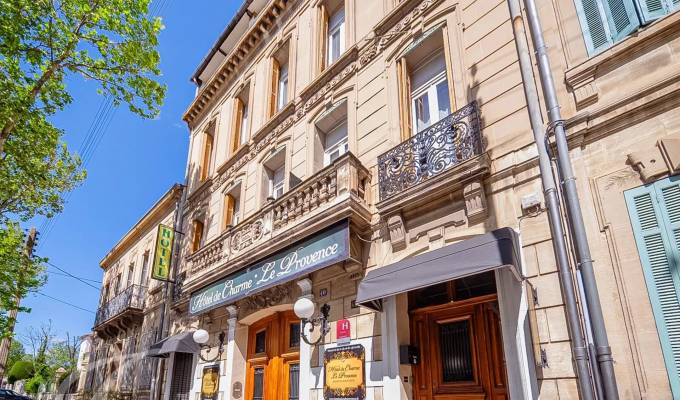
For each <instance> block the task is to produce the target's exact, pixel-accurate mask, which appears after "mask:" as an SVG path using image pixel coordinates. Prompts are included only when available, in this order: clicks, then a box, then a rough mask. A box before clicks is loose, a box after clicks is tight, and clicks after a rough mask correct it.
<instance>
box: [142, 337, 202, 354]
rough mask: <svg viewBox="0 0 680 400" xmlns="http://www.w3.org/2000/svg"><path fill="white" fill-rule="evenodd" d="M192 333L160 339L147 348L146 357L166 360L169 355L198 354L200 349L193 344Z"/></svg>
mask: <svg viewBox="0 0 680 400" xmlns="http://www.w3.org/2000/svg"><path fill="white" fill-rule="evenodd" d="M193 334H194V332H182V333H178V334H176V335H172V336H169V337H166V338H165V339H162V340H160V341H158V342H156V343H154V344H152V345H151V347H149V350H148V351H147V352H146V356H147V357H159V358H166V357H168V356H170V353H198V352H199V351H200V350H201V347H200V346H199V345H198V343H196V342H194V337H193Z"/></svg>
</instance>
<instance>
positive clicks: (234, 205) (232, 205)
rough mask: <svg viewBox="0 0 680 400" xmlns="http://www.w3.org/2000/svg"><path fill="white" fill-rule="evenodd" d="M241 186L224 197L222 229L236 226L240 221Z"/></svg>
mask: <svg viewBox="0 0 680 400" xmlns="http://www.w3.org/2000/svg"><path fill="white" fill-rule="evenodd" d="M240 208H241V184H240V183H239V184H238V185H237V186H236V187H234V188H233V189H231V190H230V191H229V192H228V193H226V194H225V195H224V228H225V229H226V228H229V227H231V226H236V225H238V223H239V221H240V219H241V212H240Z"/></svg>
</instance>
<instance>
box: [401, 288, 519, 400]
mask: <svg viewBox="0 0 680 400" xmlns="http://www.w3.org/2000/svg"><path fill="white" fill-rule="evenodd" d="M496 305H497V303H496V295H495V294H493V295H486V296H481V297H476V298H472V299H468V300H464V301H460V302H452V303H449V304H443V305H437V306H430V307H425V308H422V309H417V310H414V311H412V312H411V336H412V343H415V344H416V345H417V346H418V348H419V350H420V360H419V362H418V363H417V364H416V365H414V368H413V377H414V387H413V390H414V399H416V400H481V399H493V400H500V399H507V390H506V373H505V360H504V357H503V347H502V339H501V331H500V321H499V317H498V314H497V307H496Z"/></svg>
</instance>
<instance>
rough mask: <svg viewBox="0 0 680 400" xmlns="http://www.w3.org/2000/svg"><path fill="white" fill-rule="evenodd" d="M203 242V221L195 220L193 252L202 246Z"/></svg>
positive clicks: (192, 242) (192, 241)
mask: <svg viewBox="0 0 680 400" xmlns="http://www.w3.org/2000/svg"><path fill="white" fill-rule="evenodd" d="M202 244H203V222H201V221H199V220H194V225H193V235H192V240H191V252H192V253H194V252H196V251H198V250H199V249H200V248H201V245H202Z"/></svg>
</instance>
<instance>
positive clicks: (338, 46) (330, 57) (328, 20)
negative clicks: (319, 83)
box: [317, 0, 346, 71]
mask: <svg viewBox="0 0 680 400" xmlns="http://www.w3.org/2000/svg"><path fill="white" fill-rule="evenodd" d="M318 10H319V13H318V15H319V17H318V21H319V22H318V26H319V36H318V39H317V40H318V42H319V53H318V57H319V58H318V67H319V69H318V70H319V71H323V70H324V69H325V68H326V67H328V66H329V65H331V64H333V63H334V62H335V61H337V59H338V58H340V56H341V55H342V53H343V52H344V51H345V39H346V38H345V4H344V2H343V1H338V0H328V1H325V2H323V3H322V4H321V5H319V8H318Z"/></svg>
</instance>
